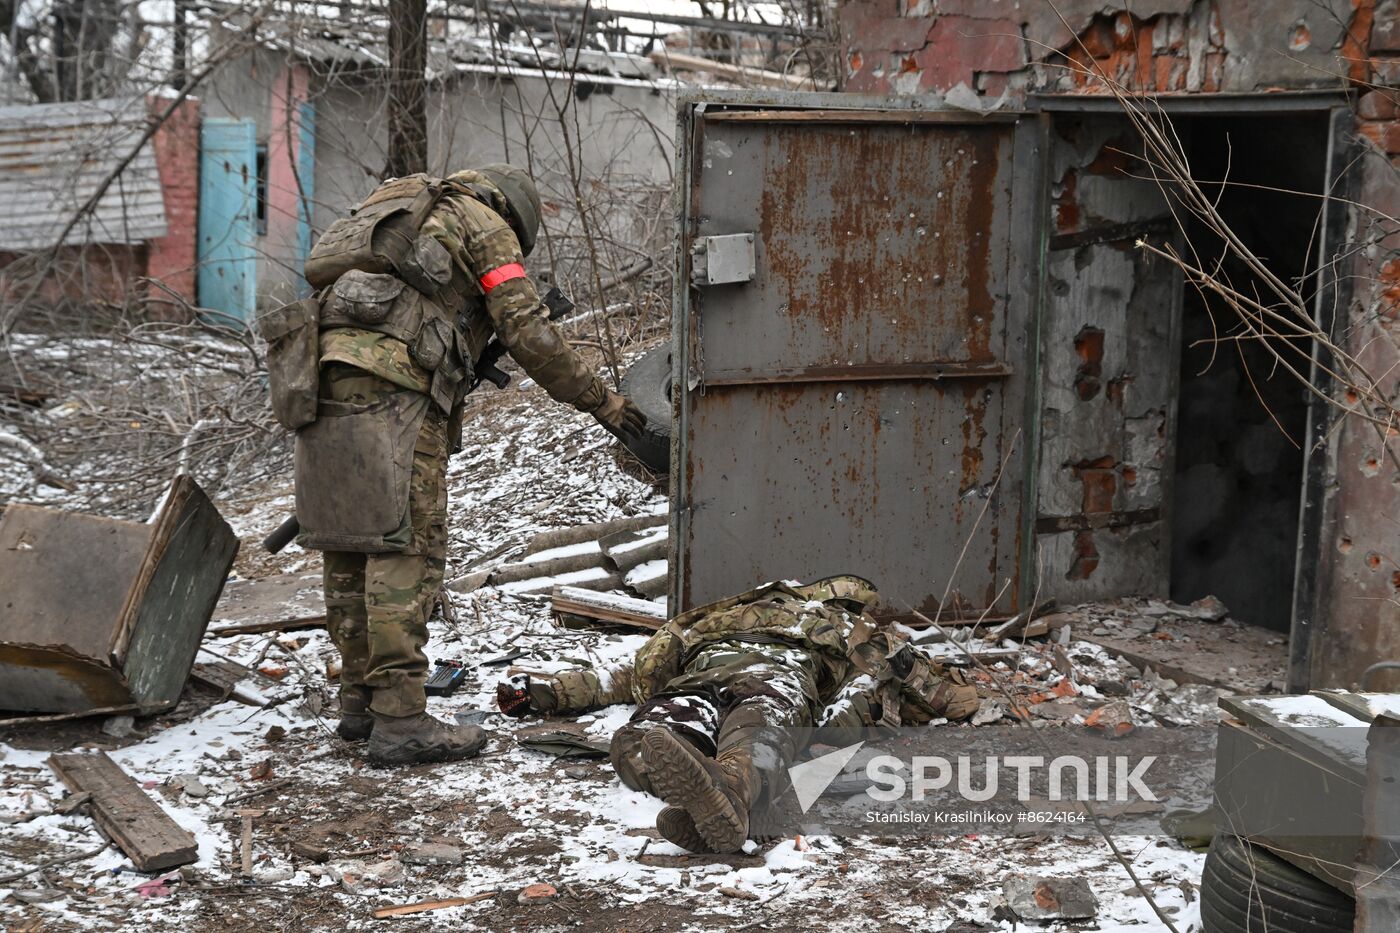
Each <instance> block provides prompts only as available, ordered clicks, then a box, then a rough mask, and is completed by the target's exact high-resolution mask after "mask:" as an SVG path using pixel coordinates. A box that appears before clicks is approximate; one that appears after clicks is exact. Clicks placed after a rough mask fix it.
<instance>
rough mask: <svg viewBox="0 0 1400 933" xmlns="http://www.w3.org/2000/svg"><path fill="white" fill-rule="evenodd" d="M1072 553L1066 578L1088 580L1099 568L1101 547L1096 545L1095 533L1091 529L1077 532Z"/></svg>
mask: <svg viewBox="0 0 1400 933" xmlns="http://www.w3.org/2000/svg"><path fill="white" fill-rule="evenodd" d="M1070 554H1071V556H1070V565H1069V571H1068V572H1067V573H1066V574H1065V579H1066V580H1087V579H1089V578H1090V577H1091V576H1093V575H1094V571H1095V570H1097V569H1098V568H1099V549H1098V548H1096V547H1094V533H1093V532H1091V531H1079V532H1075V535H1074V545H1073V549H1072V551H1071V552H1070Z"/></svg>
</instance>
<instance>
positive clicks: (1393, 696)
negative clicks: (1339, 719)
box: [1312, 690, 1400, 722]
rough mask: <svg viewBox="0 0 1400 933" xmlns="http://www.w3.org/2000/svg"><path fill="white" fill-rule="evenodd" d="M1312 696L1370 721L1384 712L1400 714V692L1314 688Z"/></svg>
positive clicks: (1391, 714)
mask: <svg viewBox="0 0 1400 933" xmlns="http://www.w3.org/2000/svg"><path fill="white" fill-rule="evenodd" d="M1312 696H1315V697H1318V698H1320V699H1322V700H1325V701H1326V702H1328V703H1330V704H1332V705H1333V706H1335V707H1336V708H1337V709H1339V710H1341V711H1342V712H1345V713H1349V714H1351V715H1352V716H1355V717H1357V718H1358V719H1363V720H1365V721H1366V722H1371V721H1372V720H1373V719H1375V718H1376V717H1377V716H1379V715H1382V714H1386V715H1390V716H1400V693H1352V692H1351V691H1349V690H1314V691H1312Z"/></svg>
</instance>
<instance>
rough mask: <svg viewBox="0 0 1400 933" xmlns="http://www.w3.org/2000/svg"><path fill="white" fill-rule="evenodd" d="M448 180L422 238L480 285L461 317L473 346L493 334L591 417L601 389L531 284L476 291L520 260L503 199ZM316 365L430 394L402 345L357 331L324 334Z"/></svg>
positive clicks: (467, 178)
mask: <svg viewBox="0 0 1400 933" xmlns="http://www.w3.org/2000/svg"><path fill="white" fill-rule="evenodd" d="M447 181H448V183H449V187H452V186H453V184H454V183H455V184H456V185H457V186H458V187H456V189H455V190H454V191H451V192H450V193H448V194H446V195H444V196H443V197H442V199H441V200H439V201H438V203H437V206H436V207H434V209H433V212H432V214H431V215H430V216H429V217H428V219H427V221H426V222H424V224H423V227H422V232H424V233H427V234H430V235H431V236H433V237H435V238H436V239H437V240H438V242H440V243H441V244H442V245H443V246H444V247H446V249H447V251H448V253H449V254H450V255H451V257H452V261H453V262H454V263H455V264H456V265H457V266H458V267H459V268H461V270H462V271H463V272H464V273H465V274H466V276H467V278H468V279H469V280H470V281H471V282H474V283H477V285H478V287H477V288H476V290H475V294H474V295H473V296H472V297H471V298H470V299H469V300H468V302H467V307H466V308H465V309H463V312H462V313H463V314H464V315H466V322H465V323H466V329H467V330H468V331H469V332H471V333H472V334H473V335H474V336H476V338H477V339H476V340H475V341H474V342H475V343H478V344H479V345H480V346H484V345H485V343H486V338H487V337H489V335H490V334H491V333H492V332H494V333H495V334H496V336H497V337H499V338H500V341H501V343H503V344H504V345H505V347H506V350H507V351H508V352H509V353H510V355H511V356H512V357H513V358H514V359H515V361H516V362H517V363H519V364H520V366H521V368H522V369H524V370H525V372H526V374H528V375H529V377H530V378H531V379H533V380H534V381H535V382H537V383H539V384H540V386H542V387H543V388H544V390H545V391H546V392H548V393H549V394H550V396H551V397H552V398H554V399H555V400H557V401H560V402H564V403H565V404H569V405H573V406H574V407H575V408H577V409H578V410H579V411H585V412H587V411H592V410H594V409H595V408H597V407H598V406H599V405H601V404H602V403H603V400H604V398H605V397H606V388H605V386H604V385H603V382H602V380H600V379H599V378H598V377H597V376H595V375H594V374H593V372H592V371H591V370H590V369H589V368H588V366H587V365H586V364H585V363H584V362H583V360H582V359H581V358H580V357H579V355H578V354H577V353H575V352H574V351H573V349H572V348H571V347H570V346H569V344H568V342H567V341H565V339H564V336H563V334H562V333H561V332H560V330H559V328H558V327H556V326H555V325H554V324H553V323H552V322H550V320H549V314H548V311H547V310H546V309H545V308H544V304H543V302H542V301H541V299H540V296H539V292H537V291H536V289H535V285H534V283H533V282H531V281H530V279H529V278H528V277H526V276H519V277H515V278H507V279H505V280H504V281H502V282H500V284H496V285H494V286H493V287H489V288H488V287H484V286H482V285H481V283H482V279H483V277H484V276H486V275H487V274H488V273H491V272H493V271H495V270H497V269H501V268H502V267H504V266H510V265H511V264H516V263H518V264H523V263H524V261H525V257H524V256H523V255H522V253H521V250H520V242H519V240H517V239H516V236H515V233H514V231H512V230H511V229H510V226H509V225H508V224H507V223H506V221H505V220H504V218H503V216H502V215H503V213H504V212H505V197H504V195H502V194H501V193H500V191H499V190H498V189H497V188H496V187H495V186H494V185H492V184H491V183H490V182H489V181H487V180H486V178H485V177H484V176H481V175H478V174H477V173H475V172H458V173H457V174H455V175H452V176H450V177H449V178H448V179H447ZM468 184H470V185H472V186H473V187H474V188H476V189H477V190H478V191H484V192H486V193H487V194H488V195H489V196H490V197H491V199H492V200H493V206H492V207H488V206H487V205H485V204H483V203H482V202H481V201H480V200H479V199H478V198H477V197H476V196H474V195H473V194H472V193H471V192H469V191H468V190H467V189H466V187H465V186H466V185H468ZM493 208H494V209H493ZM321 362H322V363H323V364H324V363H329V362H339V363H348V364H350V365H351V366H357V367H359V368H360V369H364V370H367V371H369V372H372V373H374V374H375V375H377V376H380V377H381V378H384V379H387V380H389V381H390V382H392V383H394V384H396V385H400V386H403V387H404V388H408V389H413V390H415V391H419V392H426V391H428V387H429V384H430V382H431V378H432V377H431V374H430V373H428V372H427V371H426V370H424V369H423V368H422V367H420V366H419V365H418V364H417V363H416V362H414V360H413V358H412V357H411V356H410V354H409V351H408V347H407V346H406V345H405V344H404V343H403V342H402V341H400V340H396V339H394V338H393V337H389V336H386V335H384V334H379V333H375V332H374V331H369V330H362V329H360V328H355V327H338V328H334V329H331V330H327V331H325V332H323V333H322V334H321Z"/></svg>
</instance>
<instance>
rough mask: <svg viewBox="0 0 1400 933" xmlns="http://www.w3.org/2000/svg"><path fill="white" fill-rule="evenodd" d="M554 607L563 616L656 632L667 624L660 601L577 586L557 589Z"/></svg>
mask: <svg viewBox="0 0 1400 933" xmlns="http://www.w3.org/2000/svg"><path fill="white" fill-rule="evenodd" d="M553 608H554V611H555V613H557V614H559V615H568V616H576V617H578V618H580V619H585V620H592V621H596V622H604V623H607V624H610V625H626V626H630V627H632V628H638V629H641V630H643V631H648V632H654V631H656V630H657V629H659V628H661V626H663V625H665V624H666V610H665V609H663V608H661V607H660V606H659V605H657V604H656V603H653V602H649V601H647V600H645V599H633V598H632V597H630V596H617V595H613V594H608V595H606V596H604V595H600V594H598V593H595V592H593V591H591V590H584V589H579V588H578V587H573V586H556V587H555V588H554V596H553Z"/></svg>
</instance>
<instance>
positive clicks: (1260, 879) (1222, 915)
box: [1201, 833, 1356, 933]
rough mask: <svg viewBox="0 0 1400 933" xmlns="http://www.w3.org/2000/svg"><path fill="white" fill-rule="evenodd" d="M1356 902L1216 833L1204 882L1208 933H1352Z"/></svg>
mask: <svg viewBox="0 0 1400 933" xmlns="http://www.w3.org/2000/svg"><path fill="white" fill-rule="evenodd" d="M1355 918H1356V903H1355V901H1353V900H1352V899H1351V898H1350V897H1348V896H1347V895H1346V894H1344V893H1342V892H1341V891H1338V890H1337V889H1336V888H1334V887H1332V886H1331V885H1330V884H1328V883H1327V882H1325V881H1320V880H1318V879H1317V878H1314V877H1313V876H1312V875H1310V874H1308V873H1307V872H1305V871H1303V870H1302V869H1301V868H1298V867H1296V866H1295V865H1293V864H1291V863H1289V862H1285V861H1284V860H1283V859H1281V858H1279V857H1278V856H1277V855H1274V854H1273V853H1272V852H1270V851H1269V850H1268V849H1265V848H1264V847H1263V846H1257V845H1254V844H1252V843H1250V842H1247V841H1246V840H1244V839H1241V838H1240V837H1239V836H1235V835H1231V834H1230V833H1217V834H1216V836H1215V839H1214V840H1213V841H1212V842H1211V844H1210V852H1209V854H1207V855H1206V865H1205V872H1204V874H1203V876H1202V878H1201V922H1202V923H1203V924H1204V927H1205V933H1349V931H1350V930H1351V929H1352V926H1353V924H1354V922H1355Z"/></svg>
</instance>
